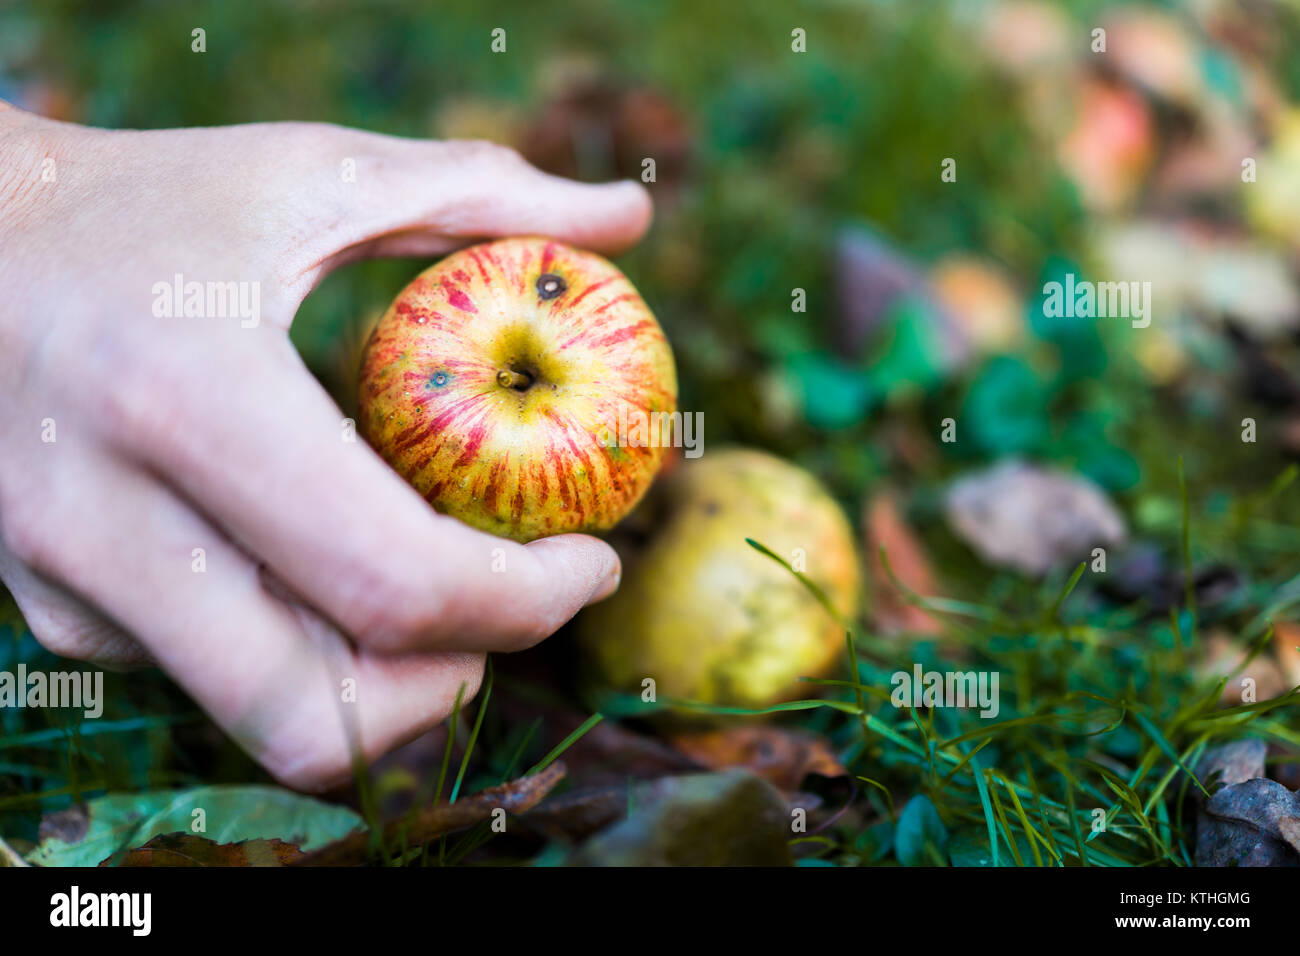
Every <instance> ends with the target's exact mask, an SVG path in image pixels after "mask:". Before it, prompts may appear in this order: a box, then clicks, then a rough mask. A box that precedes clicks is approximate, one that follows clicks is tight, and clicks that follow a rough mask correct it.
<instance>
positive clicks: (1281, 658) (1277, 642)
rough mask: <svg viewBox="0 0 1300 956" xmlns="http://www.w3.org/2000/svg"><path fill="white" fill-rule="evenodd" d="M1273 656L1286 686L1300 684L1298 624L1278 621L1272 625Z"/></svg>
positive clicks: (1299, 627)
mask: <svg viewBox="0 0 1300 956" xmlns="http://www.w3.org/2000/svg"><path fill="white" fill-rule="evenodd" d="M1273 656H1274V657H1276V658H1277V663H1278V666H1279V667H1280V668H1281V669H1282V678H1283V680H1284V681H1285V682H1286V685H1287V687H1288V688H1290V687H1295V686H1296V685H1297V684H1300V624H1297V623H1296V622H1295V621H1278V622H1277V623H1276V624H1274V625H1273Z"/></svg>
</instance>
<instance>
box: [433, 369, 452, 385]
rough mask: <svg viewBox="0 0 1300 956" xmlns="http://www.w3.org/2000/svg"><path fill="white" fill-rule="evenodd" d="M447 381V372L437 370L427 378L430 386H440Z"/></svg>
mask: <svg viewBox="0 0 1300 956" xmlns="http://www.w3.org/2000/svg"><path fill="white" fill-rule="evenodd" d="M447 381H448V379H447V373H446V372H443V371H441V370H439V371H437V372H434V373H433V377H432V378H430V379H429V386H430V387H431V388H442V387H443V386H444V385H446V384H447Z"/></svg>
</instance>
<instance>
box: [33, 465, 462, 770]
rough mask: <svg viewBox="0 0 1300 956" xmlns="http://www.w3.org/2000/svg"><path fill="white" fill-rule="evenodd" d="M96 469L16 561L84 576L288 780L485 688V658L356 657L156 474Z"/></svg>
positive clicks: (367, 749)
mask: <svg viewBox="0 0 1300 956" xmlns="http://www.w3.org/2000/svg"><path fill="white" fill-rule="evenodd" d="M94 475H95V480H94V482H93V483H88V484H87V485H86V486H85V487H84V488H83V489H82V490H81V493H80V494H77V495H75V496H71V497H66V498H63V499H60V500H59V502H58V503H57V510H53V511H51V514H52V515H57V519H53V520H52V521H51V523H50V525H49V527H48V528H47V529H46V531H45V532H44V534H45V535H46V536H47V538H46V539H45V540H43V541H40V542H33V541H32V540H31V538H30V536H28V537H26V538H24V543H25V544H24V550H23V551H22V552H20V553H18V555H17V556H18V557H19V558H20V559H22V560H24V561H26V562H28V563H35V564H38V565H41V566H42V567H41V568H40V570H42V571H44V572H45V573H48V574H50V575H52V576H58V577H59V578H60V579H62V580H68V581H74V582H76V586H77V588H78V591H79V592H80V593H81V594H82V595H83V596H84V597H85V598H86V599H87V600H89V601H91V602H93V603H94V604H95V605H97V606H98V607H101V608H103V609H105V611H107V612H108V613H109V614H110V615H111V616H112V617H113V618H114V619H115V620H118V621H121V622H122V624H123V626H125V627H127V628H129V629H130V630H131V631H132V632H133V633H135V634H136V635H137V636H138V637H139V639H140V641H141V643H142V644H143V645H144V646H145V647H146V648H147V649H148V651H149V652H150V653H151V654H152V656H153V657H154V658H155V659H156V660H157V661H158V663H159V664H160V665H161V666H162V667H163V668H164V669H166V670H167V671H168V672H169V673H170V674H171V675H172V676H173V677H174V678H175V679H176V680H177V682H178V683H180V684H181V685H182V686H183V687H184V688H185V689H186V690H187V691H188V692H189V693H190V694H191V695H192V696H193V697H194V698H195V700H196V701H197V702H198V703H199V704H200V705H201V706H202V707H203V708H204V709H205V710H206V711H207V712H208V713H209V714H210V715H211V716H212V717H213V719H214V720H216V722H217V723H218V724H220V725H221V726H222V727H223V728H225V729H226V730H227V731H228V732H229V733H230V734H231V735H232V736H233V737H234V738H235V739H236V740H237V741H238V742H239V743H240V744H241V745H243V746H244V747H245V749H247V750H248V751H249V753H250V754H251V755H252V756H253V757H254V758H255V759H257V760H258V761H259V762H261V763H262V764H263V765H264V766H266V767H267V769H268V770H270V771H271V772H272V773H273V774H274V775H275V776H276V777H277V779H279V780H281V781H282V782H285V783H287V784H289V785H291V786H295V787H299V788H306V789H313V788H318V787H321V786H326V785H328V784H331V783H333V782H336V781H338V780H339V779H342V778H344V777H346V776H347V775H348V774H349V772H350V766H351V759H352V755H353V753H354V752H359V753H360V754H361V755H362V756H364V757H365V758H366V759H373V758H374V757H375V756H377V755H379V754H380V753H382V752H384V751H386V750H388V749H391V748H392V747H395V746H398V745H400V744H401V743H404V742H405V741H407V740H409V739H411V738H413V737H414V736H417V735H418V734H420V733H422V732H424V731H425V730H427V729H429V728H430V727H432V726H433V725H434V724H435V723H437V722H438V721H440V720H442V719H444V718H445V717H446V716H447V714H448V713H449V712H450V710H451V708H452V706H453V704H454V701H455V698H456V693H457V690H458V689H459V688H460V687H461V686H462V685H464V688H465V689H464V695H463V696H464V699H465V700H468V699H470V698H471V697H472V696H473V694H474V693H475V692H476V691H477V688H478V683H479V680H480V679H481V673H482V659H481V658H480V657H478V656H476V655H468V654H423V655H410V656H406V657H401V658H395V657H386V658H378V657H374V656H371V655H368V654H365V653H358V652H356V651H355V650H354V649H353V648H351V647H350V646H349V645H348V643H347V642H346V641H345V640H344V639H343V638H342V637H341V636H340V635H339V634H338V632H337V631H335V630H334V629H333V628H330V627H329V626H328V625H325V624H324V623H323V622H321V621H320V620H319V619H318V618H315V617H314V616H313V615H311V614H310V612H308V611H306V610H305V609H303V608H300V607H294V606H291V605H289V604H287V603H286V602H284V601H282V600H280V599H279V598H277V597H275V596H274V595H272V594H271V593H269V592H268V590H267V589H266V588H265V587H264V586H263V583H262V576H261V574H260V573H259V569H258V568H257V567H256V566H255V565H254V563H253V562H252V561H251V560H250V559H249V558H248V557H247V556H246V555H245V554H244V553H243V552H241V551H240V550H239V549H238V548H237V547H235V546H234V545H233V544H232V543H231V542H230V541H229V540H227V539H226V538H225V536H224V535H222V534H220V533H219V532H217V531H216V530H215V529H214V528H213V527H212V526H211V525H210V524H209V523H208V522H206V521H205V520H203V519H202V518H200V517H199V516H198V515H197V514H195V513H194V512H193V511H192V509H190V508H189V507H188V506H187V505H185V504H184V503H183V502H181V501H180V500H179V499H178V498H177V497H176V496H175V495H174V494H172V493H171V492H170V491H169V490H167V489H166V488H164V487H162V486H161V485H159V484H157V483H156V482H155V481H154V480H153V479H151V478H149V477H148V476H145V475H143V474H140V473H136V472H134V471H131V470H130V469H127V468H125V467H123V466H122V465H121V464H120V463H115V462H112V461H107V460H106V461H102V462H96V463H95V466H94ZM71 529H76V531H77V537H76V539H75V540H76V545H75V547H70V548H69V547H60V546H59V544H58V542H59V541H65V542H66V541H70V540H73V538H72V536H71V534H70V533H69V532H70V530H71Z"/></svg>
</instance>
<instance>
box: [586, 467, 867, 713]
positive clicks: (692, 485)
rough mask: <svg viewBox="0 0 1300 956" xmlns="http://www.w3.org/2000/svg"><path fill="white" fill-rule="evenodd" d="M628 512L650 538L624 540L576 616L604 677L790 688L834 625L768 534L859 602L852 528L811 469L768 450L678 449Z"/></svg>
mask: <svg viewBox="0 0 1300 956" xmlns="http://www.w3.org/2000/svg"><path fill="white" fill-rule="evenodd" d="M647 505H648V506H649V507H648V509H647V510H648V514H645V515H642V514H641V513H640V512H639V513H638V516H637V520H638V521H639V522H643V523H644V527H645V528H646V530H647V537H646V539H645V541H644V542H643V543H642V544H641V545H640V546H636V547H634V546H624V547H622V548H621V552H622V557H623V567H624V574H623V583H622V586H621V587H620V588H619V590H618V593H616V594H615V595H614V596H613V597H612V598H610V599H609V600H607V601H604V602H602V603H600V604H596V605H593V606H591V607H589V608H587V609H586V610H585V611H583V612H582V614H581V615H579V618H578V628H579V640H580V642H581V644H582V646H583V648H584V652H585V655H586V656H587V658H588V660H589V662H590V663H591V664H592V665H594V670H595V671H596V677H597V679H598V680H599V681H600V683H601V684H603V685H604V686H606V687H610V688H613V689H617V690H623V691H631V692H636V693H641V692H642V690H643V688H644V687H645V686H646V685H644V684H643V682H644V681H645V680H646V678H651V679H653V680H654V682H655V693H656V696H657V697H660V698H677V699H690V700H695V701H701V702H704V703H707V704H714V705H720V706H739V707H765V706H768V705H770V704H773V703H776V702H778V701H782V700H788V699H790V698H791V697H794V696H796V695H798V694H799V693H800V692H801V691H803V692H807V691H806V689H804V688H801V685H800V683H799V678H800V677H804V676H809V677H811V676H819V675H822V674H824V673H825V672H826V671H827V670H828V669H829V668H830V667H831V665H832V664H833V663H834V661H835V660H836V659H837V657H838V656H839V655H841V654H843V652H844V631H843V629H842V628H841V627H840V625H839V624H837V623H836V622H835V620H834V619H833V618H832V617H831V615H830V614H829V613H828V612H827V611H826V609H825V608H824V607H822V606H821V604H819V603H818V602H817V600H816V599H815V598H814V597H813V596H812V595H811V594H809V593H808V590H807V588H805V587H804V585H803V584H802V583H801V582H800V581H798V580H797V579H796V578H795V577H794V575H792V574H791V573H790V572H789V571H788V570H787V569H786V568H783V567H781V566H780V565H779V564H777V563H776V562H775V561H773V560H772V559H771V558H769V557H767V556H765V555H762V554H759V553H758V552H757V551H755V550H754V549H753V548H751V547H750V546H749V545H748V544H747V543H746V542H745V539H746V538H753V539H754V540H755V541H758V542H760V543H761V544H764V545H766V546H767V547H768V548H770V549H771V550H772V551H773V552H775V553H776V554H778V555H780V556H781V557H782V558H784V559H785V560H786V561H789V562H790V563H791V565H792V566H794V567H795V568H796V569H798V570H801V571H803V572H804V573H805V574H806V575H807V576H808V577H809V578H810V579H811V580H812V581H814V582H815V583H817V584H818V585H819V586H820V587H821V588H822V589H823V590H824V591H825V593H826V594H827V596H828V597H829V598H830V600H831V602H832V603H833V604H834V606H835V607H836V608H837V609H838V610H839V611H840V612H841V613H842V614H843V615H845V616H846V617H852V616H853V615H855V614H856V613H857V610H858V595H859V587H860V583H861V571H860V566H859V561H858V554H857V549H856V546H855V543H854V538H853V532H852V529H851V528H850V526H849V522H848V520H847V519H846V518H845V517H844V514H843V512H842V511H841V510H840V508H839V505H838V504H836V502H835V501H834V499H832V498H831V496H830V495H829V494H828V493H827V492H826V491H825V489H823V488H822V486H821V485H820V484H819V483H818V482H817V480H816V479H815V478H813V477H812V475H810V474H808V473H807V472H805V471H804V470H803V469H801V468H798V467H797V466H795V465H792V464H790V463H789V462H787V461H784V460H782V459H780V458H777V457H775V456H773V455H770V454H767V453H766V452H761V451H753V450H747V449H726V450H721V451H716V452H712V453H710V454H707V455H704V456H703V457H701V458H698V459H695V460H689V459H688V460H685V461H682V462H680V463H679V464H678V466H677V467H676V468H674V469H673V471H672V473H671V474H670V475H668V476H666V477H665V478H664V480H663V481H662V482H661V483H660V485H659V486H657V487H656V489H655V493H654V494H653V495H652V496H651V499H650V500H648V501H647Z"/></svg>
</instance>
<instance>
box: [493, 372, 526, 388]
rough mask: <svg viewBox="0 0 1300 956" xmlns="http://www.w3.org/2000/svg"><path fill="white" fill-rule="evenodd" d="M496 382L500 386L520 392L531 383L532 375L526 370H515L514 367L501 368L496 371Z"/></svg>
mask: <svg viewBox="0 0 1300 956" xmlns="http://www.w3.org/2000/svg"><path fill="white" fill-rule="evenodd" d="M497 384H498V385H500V386H501V387H502V388H513V389H517V390H519V391H521V392H522V391H523V390H524V389H526V388H527V387H528V386H529V385H532V384H533V377H532V376H531V375H529V374H528V373H527V372H516V371H515V370H514V369H510V368H503V369H502V370H501V371H499V372H497Z"/></svg>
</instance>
